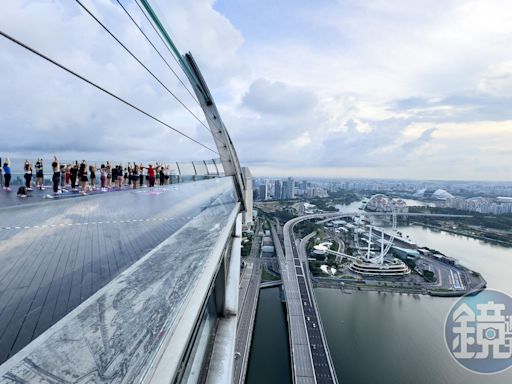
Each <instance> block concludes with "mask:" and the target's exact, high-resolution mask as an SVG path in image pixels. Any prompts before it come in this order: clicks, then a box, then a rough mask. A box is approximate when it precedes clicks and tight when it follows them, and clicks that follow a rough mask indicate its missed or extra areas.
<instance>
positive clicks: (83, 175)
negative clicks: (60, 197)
mask: <svg viewBox="0 0 512 384" xmlns="http://www.w3.org/2000/svg"><path fill="white" fill-rule="evenodd" d="M78 177H79V178H80V183H81V184H82V192H81V194H82V195H87V181H88V178H87V163H86V162H85V160H82V164H80V169H79V171H78Z"/></svg>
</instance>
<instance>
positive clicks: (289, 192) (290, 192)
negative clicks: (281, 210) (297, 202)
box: [286, 177, 295, 199]
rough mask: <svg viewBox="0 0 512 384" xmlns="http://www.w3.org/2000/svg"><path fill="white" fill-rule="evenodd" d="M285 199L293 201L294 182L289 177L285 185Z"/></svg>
mask: <svg viewBox="0 0 512 384" xmlns="http://www.w3.org/2000/svg"><path fill="white" fill-rule="evenodd" d="M286 187H287V190H286V198H287V199H294V198H295V180H293V179H292V178H291V177H289V178H288V181H287V183H286Z"/></svg>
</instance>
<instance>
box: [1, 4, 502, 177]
mask: <svg viewBox="0 0 512 384" xmlns="http://www.w3.org/2000/svg"><path fill="white" fill-rule="evenodd" d="M287 1H288V2H286V1H285V3H283V4H281V5H280V8H279V9H289V14H287V20H286V23H285V25H286V28H289V30H284V29H283V26H282V25H277V24H276V25H272V23H271V22H272V20H274V19H276V20H279V18H278V17H277V18H274V19H272V18H270V19H264V20H263V18H265V12H261V14H260V12H253V13H251V18H252V19H254V20H252V23H250V25H263V24H264V25H265V29H266V30H267V32H268V33H267V34H261V33H259V34H258V33H254V34H252V33H251V30H250V29H247V28H244V29H243V30H244V34H242V32H241V31H240V29H237V28H236V27H235V25H237V23H238V21H239V20H238V19H237V17H238V13H241V12H240V10H239V9H238V8H237V9H231V10H229V9H228V10H227V11H229V12H226V14H225V15H223V14H221V13H219V12H218V11H217V10H216V7H218V6H219V3H222V2H223V0H217V2H214V1H213V0H197V1H189V2H184V1H180V0H169V1H167V0H155V1H154V2H152V4H153V5H154V6H155V7H156V9H157V11H158V13H159V15H160V16H161V18H162V19H163V21H164V23H165V25H166V26H167V27H168V30H169V31H170V32H171V34H172V36H173V38H174V39H175V41H176V43H177V45H178V46H179V48H180V49H181V51H182V52H185V51H188V50H190V51H192V53H193V54H194V57H195V58H196V60H197V61H198V63H199V66H200V68H201V70H202V71H203V72H204V75H205V78H206V81H207V83H208V84H209V86H210V87H211V90H212V93H213V95H214V97H215V99H216V101H217V103H218V106H219V109H220V111H221V113H222V115H223V118H224V120H225V122H226V124H227V126H228V128H229V130H230V132H231V133H232V136H233V139H234V142H235V145H236V147H237V148H238V151H239V157H240V159H241V160H242V162H244V163H246V164H248V165H250V166H252V167H254V168H255V170H257V171H256V173H257V172H258V170H259V171H264V172H270V173H272V172H274V173H276V172H278V171H277V169H278V168H282V169H286V172H289V173H293V172H298V173H301V172H302V174H306V173H305V172H313V171H312V170H314V169H317V170H318V172H319V173H322V174H329V173H330V174H332V175H337V176H343V172H346V175H347V176H349V175H352V173H354V172H355V173H357V172H359V174H358V175H359V176H372V175H379V176H384V175H383V174H382V173H383V169H384V170H385V173H386V175H385V176H388V177H416V178H417V177H429V178H440V177H446V178H450V177H453V178H461V177H462V175H463V176H464V177H467V178H472V179H478V178H481V179H493V178H506V177H507V175H506V174H505V173H504V170H503V168H500V167H498V166H496V164H497V163H498V162H499V163H500V164H503V163H506V162H508V163H511V162H512V153H511V152H510V151H509V150H507V148H505V147H504V143H507V142H511V141H510V139H511V137H510V132H511V130H512V127H511V126H510V123H509V122H510V121H512V110H511V109H510V105H511V103H512V96H511V94H512V93H511V91H512V81H511V79H512V67H511V64H510V63H511V62H512V57H511V56H510V49H509V48H510V44H511V43H512V3H511V2H509V1H505V0H489V1H485V2H483V1H459V0H449V1H443V2H439V3H435V2H434V3H432V1H429V0H428V1H427V0H420V1H416V2H414V3H411V2H410V1H406V0H399V1H393V2H390V1H385V0H379V1H362V2H360V1H346V2H321V3H319V4H317V3H316V2H312V3H311V4H308V3H307V2H300V4H298V3H296V2H294V1H291V0H287ZM123 3H125V4H127V5H128V7H129V9H130V11H131V12H132V13H133V14H134V15H135V17H136V19H137V20H138V22H139V23H141V24H142V26H143V28H144V30H145V31H147V32H148V34H149V35H150V36H151V37H152V38H153V40H154V41H155V42H156V43H157V44H158V47H160V48H161V49H162V52H164V53H165V55H166V57H168V59H169V62H170V63H171V64H172V65H173V67H174V68H176V70H178V68H177V65H176V63H175V62H174V61H173V60H172V58H171V57H170V56H169V55H168V53H167V51H166V50H165V48H164V47H163V46H162V44H161V43H160V42H159V40H158V39H157V37H156V36H155V34H154V32H153V31H152V30H151V28H150V27H149V25H148V24H147V22H146V21H145V19H144V17H143V16H142V15H141V14H140V12H139V11H138V8H137V7H136V6H135V4H133V2H132V1H130V0H124V1H123ZM85 4H86V5H87V6H89V7H91V9H92V10H93V12H94V13H95V14H98V15H100V16H101V20H102V21H103V22H105V23H106V24H107V25H108V26H109V27H111V28H112V30H113V32H114V33H116V34H117V35H118V36H119V37H120V38H121V39H122V40H123V42H125V43H126V44H127V45H129V46H130V48H132V49H133V50H134V52H135V53H136V54H137V56H139V57H140V58H141V59H142V60H143V61H144V62H145V63H147V64H148V65H149V66H150V67H151V69H152V70H153V71H154V72H155V73H156V74H157V75H158V76H159V77H160V78H162V79H163V81H165V83H166V84H167V85H168V86H169V87H170V88H171V89H172V90H173V91H175V92H176V93H177V95H178V96H179V97H180V98H182V99H183V100H186V102H187V104H188V105H189V106H191V107H193V109H194V111H195V112H196V113H197V114H198V115H200V114H201V111H200V109H199V108H198V107H197V106H194V103H193V102H192V100H191V98H190V96H189V95H188V94H187V93H186V91H185V90H184V89H182V87H181V86H180V85H179V83H178V81H177V80H176V79H175V78H174V77H173V76H172V74H171V73H169V70H168V68H167V67H166V66H165V65H163V63H162V62H161V61H160V60H159V58H158V57H157V56H156V55H155V53H154V52H152V50H151V47H149V46H148V45H147V43H146V42H145V41H144V39H143V37H142V36H141V35H140V34H139V32H138V31H137V30H136V29H135V28H134V27H133V26H132V25H131V24H130V21H129V20H128V18H127V17H126V15H124V13H123V11H122V9H120V7H119V6H118V5H117V4H116V2H113V1H110V0H88V1H85ZM251 4H252V3H251ZM244 6H250V5H246V4H241V3H240V4H238V3H237V7H244ZM259 6H260V5H259ZM261 6H263V5H261ZM221 8H223V9H224V8H226V7H221ZM228 8H229V7H228ZM259 18H261V19H259ZM276 22H277V21H276ZM0 25H2V27H1V28H2V29H3V30H5V31H6V32H8V33H11V34H13V35H14V36H15V37H17V38H19V39H20V40H22V41H25V42H27V43H28V44H30V45H33V46H34V47H36V48H38V49H41V50H42V51H44V52H45V53H47V54H48V55H49V56H51V57H54V58H56V59H58V60H59V61H62V62H63V63H65V64H66V65H69V66H70V67H72V68H73V69H75V70H77V71H78V72H80V73H83V74H84V75H86V76H87V77H90V78H91V79H93V80H94V81H97V82H99V83H100V84H102V85H104V86H105V87H107V88H109V89H112V90H114V91H115V92H118V93H119V94H120V95H121V96H123V97H126V98H127V99H129V100H130V101H132V102H134V103H136V104H137V105H140V106H142V107H143V108H144V109H147V110H148V111H150V112H151V113H154V114H155V115H157V116H158V117H160V118H162V119H163V120H165V121H169V122H171V123H172V124H173V125H174V126H176V127H177V128H179V129H182V130H183V131H185V132H186V133H187V134H189V135H191V136H193V137H194V138H196V139H199V140H201V141H204V142H205V143H207V144H209V145H212V140H211V138H210V137H209V134H208V132H206V131H205V130H204V129H203V128H202V127H201V126H200V125H199V124H198V123H197V121H195V120H194V119H193V118H192V117H191V116H190V115H189V114H188V113H187V112H186V111H184V110H183V108H181V107H180V106H179V105H177V103H176V102H175V101H174V100H173V99H172V98H171V97H170V96H169V95H167V94H166V93H165V92H164V91H163V90H162V89H161V87H160V86H159V85H158V84H156V83H155V82H154V80H153V79H151V78H150V77H149V76H148V75H147V74H145V73H144V71H143V70H142V69H141V68H140V67H139V66H138V65H137V64H136V63H135V62H134V61H133V60H132V59H131V58H130V57H129V56H128V55H127V54H126V52H124V51H123V50H122V49H120V48H119V47H117V46H116V45H115V43H114V42H113V41H112V39H111V38H110V37H109V36H108V35H107V34H106V33H105V32H104V31H102V30H101V29H100V28H99V27H98V26H97V25H95V24H94V22H93V21H92V19H90V17H89V16H87V15H85V14H84V13H83V12H82V11H81V10H80V8H79V7H78V6H77V5H76V4H75V3H74V2H68V1H64V0H60V1H50V0H48V1H35V0H33V1H22V0H14V1H11V2H9V3H8V5H4V7H3V9H2V13H1V14H0ZM26 26H30V28H27V27H26ZM274 30H275V31H276V33H272V32H273V31H274ZM315 31H318V32H315ZM0 50H1V51H2V55H1V56H0V71H1V73H2V76H1V77H0V87H1V88H2V90H4V92H2V94H0V105H1V106H2V107H0V108H1V110H0V126H1V127H2V130H3V132H4V131H5V129H4V127H7V128H8V130H7V131H5V132H6V133H5V134H4V138H3V143H2V145H1V146H0V150H1V151H2V152H3V151H8V152H11V153H12V152H19V151H22V150H23V151H25V152H29V153H33V154H34V156H36V155H37V154H36V153H35V152H37V151H49V152H53V151H59V152H60V151H69V152H76V153H88V154H90V155H91V156H93V154H94V156H105V155H106V154H108V156H114V157H118V158H123V159H124V158H127V157H130V159H131V157H140V158H143V159H144V158H148V159H153V158H162V157H165V158H168V159H169V160H171V159H172V160H183V159H186V158H190V157H193V158H195V159H199V158H207V157H211V156H212V154H210V153H208V152H207V151H205V150H201V149H200V148H198V147H197V146H195V144H193V143H188V142H187V140H186V139H183V138H180V137H179V136H177V135H175V134H172V133H169V132H168V130H167V129H166V128H163V127H161V126H159V125H158V124H156V123H154V122H151V121H148V120H147V119H146V118H144V117H142V116H140V115H139V114H138V113H136V112H133V111H131V110H129V109H128V108H126V107H124V106H122V105H120V104H119V103H118V102H116V101H113V100H111V99H110V98H109V97H107V96H102V95H100V94H99V93H98V92H97V91H96V90H94V89H92V88H90V87H89V86H86V85H84V84H82V83H81V82H79V81H77V80H74V79H72V78H71V77H70V76H69V75H67V74H64V73H62V72H61V71H60V70H58V69H55V68H53V67H52V66H51V65H48V64H46V63H44V62H43V61H41V60H40V59H38V58H35V57H33V56H32V55H30V54H28V53H26V52H24V51H23V50H21V49H20V48H17V47H15V46H14V45H13V44H12V43H10V42H7V41H5V40H0ZM182 77H183V76H182ZM183 78H184V77H183ZM491 132H492V133H491ZM452 137H456V139H452ZM475 154H477V155H478V162H475V161H474V158H475ZM447 164H448V165H447ZM468 164H471V165H472V166H471V167H470V168H468ZM294 169H295V170H296V171H295V170H294ZM436 173H437V175H436Z"/></svg>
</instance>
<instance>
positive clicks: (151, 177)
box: [147, 164, 155, 188]
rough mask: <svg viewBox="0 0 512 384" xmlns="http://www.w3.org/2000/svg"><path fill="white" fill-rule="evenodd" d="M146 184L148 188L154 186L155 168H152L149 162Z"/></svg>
mask: <svg viewBox="0 0 512 384" xmlns="http://www.w3.org/2000/svg"><path fill="white" fill-rule="evenodd" d="M147 177H148V184H149V187H150V188H153V187H154V186H155V169H154V168H153V165H151V164H149V167H148V176H147Z"/></svg>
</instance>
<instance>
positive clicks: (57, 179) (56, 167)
mask: <svg viewBox="0 0 512 384" xmlns="http://www.w3.org/2000/svg"><path fill="white" fill-rule="evenodd" d="M52 170H53V177H52V182H53V193H54V194H55V195H58V194H60V193H62V191H60V190H59V183H60V164H59V160H58V159H57V156H55V155H54V156H53V163H52Z"/></svg>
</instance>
